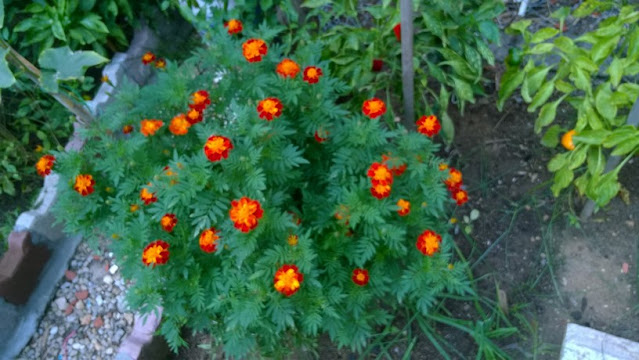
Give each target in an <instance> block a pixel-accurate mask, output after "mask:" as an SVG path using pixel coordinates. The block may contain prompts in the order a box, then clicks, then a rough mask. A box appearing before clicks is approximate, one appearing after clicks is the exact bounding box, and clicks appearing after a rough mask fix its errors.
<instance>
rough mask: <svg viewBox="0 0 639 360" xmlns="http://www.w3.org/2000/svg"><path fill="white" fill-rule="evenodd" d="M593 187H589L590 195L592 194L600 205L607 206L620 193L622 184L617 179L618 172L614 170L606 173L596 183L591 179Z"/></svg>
mask: <svg viewBox="0 0 639 360" xmlns="http://www.w3.org/2000/svg"><path fill="white" fill-rule="evenodd" d="M589 185H593V186H592V187H591V186H589V187H588V191H587V192H588V196H590V197H591V198H592V199H593V200H595V202H596V203H597V205H599V206H600V207H602V206H606V204H608V203H609V202H610V200H612V198H614V197H615V196H617V194H618V193H619V189H620V188H621V186H620V185H619V181H617V172H615V171H612V172H609V173H606V174H604V175H603V176H602V177H601V178H599V181H598V182H596V184H593V182H592V181H591V184H589Z"/></svg>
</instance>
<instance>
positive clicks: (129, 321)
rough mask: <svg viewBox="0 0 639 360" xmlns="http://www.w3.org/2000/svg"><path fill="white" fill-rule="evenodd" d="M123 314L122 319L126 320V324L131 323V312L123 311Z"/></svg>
mask: <svg viewBox="0 0 639 360" xmlns="http://www.w3.org/2000/svg"><path fill="white" fill-rule="evenodd" d="M123 316H124V320H126V323H127V324H128V325H131V324H133V314H131V313H124V315H123Z"/></svg>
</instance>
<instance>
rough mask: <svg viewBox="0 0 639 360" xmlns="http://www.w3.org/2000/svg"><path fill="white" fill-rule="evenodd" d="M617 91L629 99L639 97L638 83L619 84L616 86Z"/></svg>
mask: <svg viewBox="0 0 639 360" xmlns="http://www.w3.org/2000/svg"><path fill="white" fill-rule="evenodd" d="M617 92H622V93H624V94H626V95H627V96H628V98H629V99H636V98H638V97H639V84H633V83H624V84H621V85H619V87H618V88H617ZM633 101H634V100H633Z"/></svg>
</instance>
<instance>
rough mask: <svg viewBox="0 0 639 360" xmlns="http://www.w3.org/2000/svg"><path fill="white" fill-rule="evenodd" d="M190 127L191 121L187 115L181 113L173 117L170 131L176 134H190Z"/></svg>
mask: <svg viewBox="0 0 639 360" xmlns="http://www.w3.org/2000/svg"><path fill="white" fill-rule="evenodd" d="M190 127H191V123H190V122H189V121H188V120H187V119H186V116H185V115H184V114H179V115H176V116H175V117H174V118H173V119H171V124H170V125H169V131H170V132H172V133H173V134H174V135H186V134H188V132H189V128H190Z"/></svg>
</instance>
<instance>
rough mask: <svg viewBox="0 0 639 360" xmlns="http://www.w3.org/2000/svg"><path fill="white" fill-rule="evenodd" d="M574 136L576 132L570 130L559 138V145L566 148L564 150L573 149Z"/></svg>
mask: <svg viewBox="0 0 639 360" xmlns="http://www.w3.org/2000/svg"><path fill="white" fill-rule="evenodd" d="M576 134H577V132H576V131H575V130H570V131H568V132H566V133H565V134H564V135H563V136H562V137H561V145H562V146H563V147H564V148H566V150H574V149H575V143H574V142H573V140H572V137H573V136H575V135H576Z"/></svg>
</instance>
